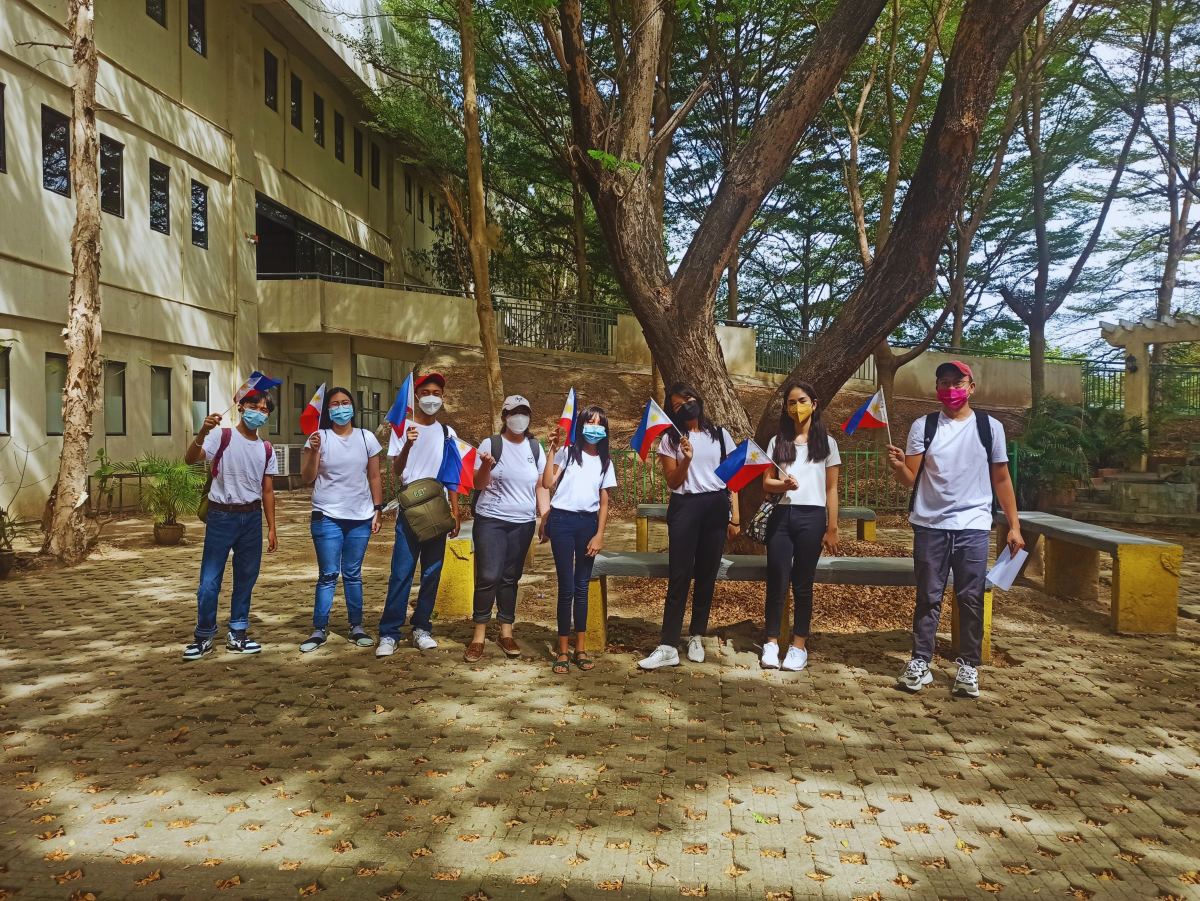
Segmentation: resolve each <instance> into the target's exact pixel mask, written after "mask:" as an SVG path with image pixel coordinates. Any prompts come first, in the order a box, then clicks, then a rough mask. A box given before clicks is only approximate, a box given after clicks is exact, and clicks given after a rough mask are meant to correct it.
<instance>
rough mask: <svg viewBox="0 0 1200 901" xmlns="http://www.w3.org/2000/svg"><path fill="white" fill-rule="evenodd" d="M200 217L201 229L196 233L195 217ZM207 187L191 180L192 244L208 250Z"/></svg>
mask: <svg viewBox="0 0 1200 901" xmlns="http://www.w3.org/2000/svg"><path fill="white" fill-rule="evenodd" d="M197 191H199V197H200V204H199V208H198V209H197V204H196V198H197ZM197 213H198V214H199V216H200V221H201V229H200V230H199V232H197V228H196V216H197ZM208 232H209V229H208V185H206V184H204V183H203V182H199V181H196V179H194V178H193V179H192V244H193V245H195V246H196V247H203V248H204V249H205V250H208Z"/></svg>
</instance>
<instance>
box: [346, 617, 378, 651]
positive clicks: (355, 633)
mask: <svg viewBox="0 0 1200 901" xmlns="http://www.w3.org/2000/svg"><path fill="white" fill-rule="evenodd" d="M347 637H348V638H349V640H350V641H351V642H353V643H354V644H356V645H358V646H359V647H360V648H369V647H372V646H373V645H374V644H375V639H373V638H372V637H371V636H370V635H368V634H367V630H366V629H364V628H363V627H362V623H359V624H358V625H357V626H351V627H350V635H349V636H347Z"/></svg>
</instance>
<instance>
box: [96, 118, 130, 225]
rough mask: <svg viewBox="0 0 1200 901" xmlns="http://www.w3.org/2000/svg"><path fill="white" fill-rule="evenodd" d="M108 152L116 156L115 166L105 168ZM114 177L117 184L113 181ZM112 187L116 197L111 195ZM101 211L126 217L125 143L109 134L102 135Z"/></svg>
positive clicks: (121, 217) (122, 217)
mask: <svg viewBox="0 0 1200 901" xmlns="http://www.w3.org/2000/svg"><path fill="white" fill-rule="evenodd" d="M106 152H107V153H108V154H109V155H110V156H112V155H115V156H116V159H117V165H116V166H115V167H110V168H107V169H106V168H105V166H104V157H105V153H106ZM113 173H115V175H114V174H113ZM114 178H115V180H116V184H115V185H114V184H113V181H112V180H113V179H114ZM106 181H107V182H108V184H107V185H106V184H105V182H106ZM110 188H111V189H112V191H113V192H114V193H115V195H116V196H115V198H113V197H110V196H109V189H110ZM100 211H101V212H103V213H108V214H109V215H110V216H116V217H118V218H120V219H124V218H125V145H124V144H122V143H121V142H120V141H114V140H113V139H112V138H110V137H108V135H100Z"/></svg>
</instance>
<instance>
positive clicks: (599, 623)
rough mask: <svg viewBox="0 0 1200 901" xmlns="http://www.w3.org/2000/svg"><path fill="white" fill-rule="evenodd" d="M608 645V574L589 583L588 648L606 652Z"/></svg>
mask: <svg viewBox="0 0 1200 901" xmlns="http://www.w3.org/2000/svg"><path fill="white" fill-rule="evenodd" d="M607 645H608V576H599V577H598V578H595V579H592V581H591V582H589V583H588V615H587V649H588V650H589V651H598V652H600V653H603V652H604V649H605V647H606V646H607Z"/></svg>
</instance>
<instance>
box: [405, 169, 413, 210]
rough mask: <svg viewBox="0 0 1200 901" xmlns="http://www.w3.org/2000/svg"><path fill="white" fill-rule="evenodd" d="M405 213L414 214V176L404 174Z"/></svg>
mask: <svg viewBox="0 0 1200 901" xmlns="http://www.w3.org/2000/svg"><path fill="white" fill-rule="evenodd" d="M404 212H406V213H411V212H412V176H411V175H409V174H408V173H407V172H405V173H404Z"/></svg>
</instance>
